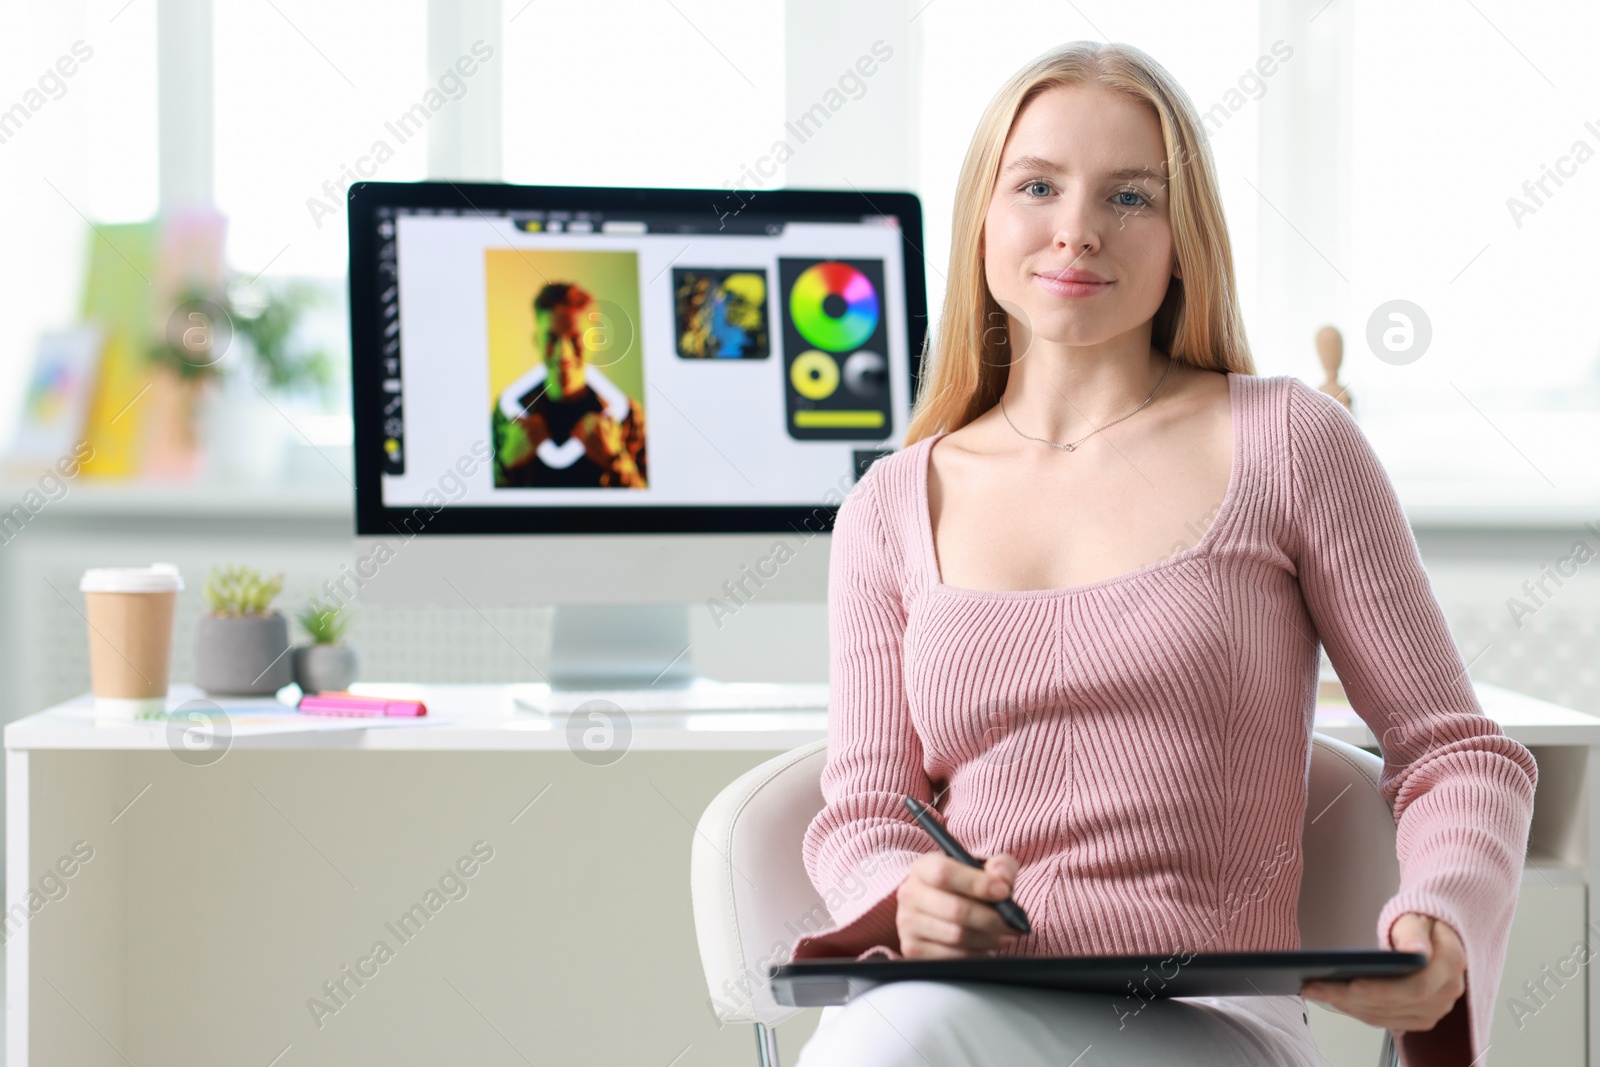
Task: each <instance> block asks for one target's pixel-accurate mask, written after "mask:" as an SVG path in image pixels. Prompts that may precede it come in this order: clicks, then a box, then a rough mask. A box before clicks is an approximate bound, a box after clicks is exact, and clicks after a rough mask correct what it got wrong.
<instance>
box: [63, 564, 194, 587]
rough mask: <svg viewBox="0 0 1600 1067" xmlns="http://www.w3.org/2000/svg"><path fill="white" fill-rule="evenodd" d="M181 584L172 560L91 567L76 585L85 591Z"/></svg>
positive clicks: (180, 585)
mask: <svg viewBox="0 0 1600 1067" xmlns="http://www.w3.org/2000/svg"><path fill="white" fill-rule="evenodd" d="M182 588H183V576H182V575H180V574H179V573H178V567H177V565H176V564H173V563H152V564H150V566H148V567H93V568H90V569H89V570H86V571H84V572H83V580H82V581H80V582H79V583H78V589H79V590H80V591H82V592H85V593H167V592H173V591H176V590H179V589H182Z"/></svg>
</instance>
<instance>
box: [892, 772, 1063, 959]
mask: <svg viewBox="0 0 1600 1067" xmlns="http://www.w3.org/2000/svg"><path fill="white" fill-rule="evenodd" d="M905 801H906V807H907V808H909V809H911V814H912V815H913V816H914V817H915V818H916V820H917V822H919V823H921V824H922V828H923V829H924V830H926V831H928V836H929V837H931V838H933V839H934V841H936V842H937V843H938V845H939V847H940V848H942V849H944V854H945V855H946V856H949V857H950V858H951V859H953V860H956V861H958V862H961V863H965V864H966V865H967V866H968V867H976V868H978V869H979V870H982V869H983V861H982V860H979V859H974V858H973V856H972V853H970V852H968V851H967V850H966V849H964V848H962V847H961V845H960V844H959V843H958V842H957V841H956V839H955V838H953V837H951V836H950V832H949V831H948V830H946V829H945V828H944V827H943V826H940V825H939V820H938V819H935V818H934V817H933V812H932V811H930V810H929V808H928V807H927V805H925V804H923V803H922V801H920V800H918V799H917V798H916V797H906V798H905ZM994 908H995V910H996V911H998V912H999V913H1000V917H1001V918H1002V919H1004V920H1005V921H1006V925H1007V926H1009V927H1011V928H1012V929H1013V930H1021V931H1022V932H1023V933H1025V934H1031V933H1033V927H1032V926H1030V925H1028V916H1027V915H1026V914H1024V913H1023V910H1022V908H1021V907H1019V906H1018V905H1017V902H1016V901H1014V900H1012V899H1011V898H1010V897H1006V899H1004V900H1002V901H999V902H997V903H996V904H995V906H994Z"/></svg>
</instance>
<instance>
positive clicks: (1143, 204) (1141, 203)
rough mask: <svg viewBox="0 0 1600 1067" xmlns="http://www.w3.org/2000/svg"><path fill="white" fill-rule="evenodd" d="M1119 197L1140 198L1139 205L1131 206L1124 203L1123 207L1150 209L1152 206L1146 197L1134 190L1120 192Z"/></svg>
mask: <svg viewBox="0 0 1600 1067" xmlns="http://www.w3.org/2000/svg"><path fill="white" fill-rule="evenodd" d="M1117 195H1118V196H1134V197H1138V198H1139V202H1138V203H1136V204H1129V203H1127V202H1123V203H1122V205H1121V206H1122V207H1148V206H1149V205H1150V201H1149V200H1148V199H1147V198H1146V197H1145V195H1144V194H1143V193H1141V192H1138V191H1136V190H1133V189H1123V190H1120V191H1119V192H1118V193H1117Z"/></svg>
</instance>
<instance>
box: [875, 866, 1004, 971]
mask: <svg viewBox="0 0 1600 1067" xmlns="http://www.w3.org/2000/svg"><path fill="white" fill-rule="evenodd" d="M1016 878H1017V861H1016V858H1015V857H1013V856H1011V855H1009V854H1008V853H1004V852H1002V853H1000V854H999V855H996V856H990V857H989V858H988V859H987V860H985V861H984V864H983V870H979V869H978V868H976V867H968V866H967V865H966V864H965V863H961V862H960V861H958V860H953V859H951V858H950V857H949V856H946V855H944V854H943V853H938V852H930V853H928V854H927V855H925V856H922V857H920V858H918V860H917V861H916V862H915V863H913V864H912V865H911V871H910V873H908V874H907V875H906V879H905V881H903V882H901V883H900V888H899V890H898V891H897V894H896V896H897V899H898V900H899V904H898V906H897V909H896V911H895V927H896V929H897V930H898V931H899V933H900V954H901V955H902V956H904V957H906V958H907V959H956V958H960V957H964V956H992V955H994V954H995V952H996V950H998V949H999V948H1000V947H1001V946H1002V945H1005V944H1008V943H1009V942H1010V941H1011V939H1012V938H1015V937H1020V936H1022V935H1021V933H1020V932H1019V931H1017V930H1013V929H1012V928H1011V927H1009V926H1007V925H1006V921H1005V920H1004V919H1002V918H1001V917H1000V913H999V912H998V911H996V910H995V909H994V904H995V903H996V902H997V901H1001V900H1004V899H1005V898H1006V897H1008V896H1010V895H1011V886H1012V883H1014V882H1015V881H1016Z"/></svg>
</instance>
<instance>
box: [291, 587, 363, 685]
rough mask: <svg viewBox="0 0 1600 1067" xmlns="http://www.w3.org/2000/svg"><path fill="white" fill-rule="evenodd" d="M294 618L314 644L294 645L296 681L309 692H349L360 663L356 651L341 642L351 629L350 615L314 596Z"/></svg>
mask: <svg viewBox="0 0 1600 1067" xmlns="http://www.w3.org/2000/svg"><path fill="white" fill-rule="evenodd" d="M295 618H296V619H297V620H298V621H299V623H300V628H301V629H303V630H305V632H306V636H307V637H309V638H311V644H309V645H296V646H295V650H294V680H295V682H296V683H297V684H298V685H299V686H300V688H301V689H302V690H304V691H305V692H307V693H324V692H328V691H329V690H341V689H348V688H349V687H350V683H351V682H353V681H355V680H356V671H358V670H359V669H360V664H361V660H360V658H359V657H358V656H357V655H356V650H355V649H353V648H351V647H350V646H349V645H346V644H342V643H341V638H343V637H344V632H345V630H346V629H348V628H349V626H350V616H349V613H348V612H346V611H345V609H344V608H343V607H342V606H335V605H333V604H328V603H324V602H323V601H322V600H321V599H320V598H318V597H315V596H313V597H312V598H311V599H310V600H309V601H307V602H306V606H305V607H304V608H302V609H301V610H300V612H299V613H298V614H296V615H295Z"/></svg>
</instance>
